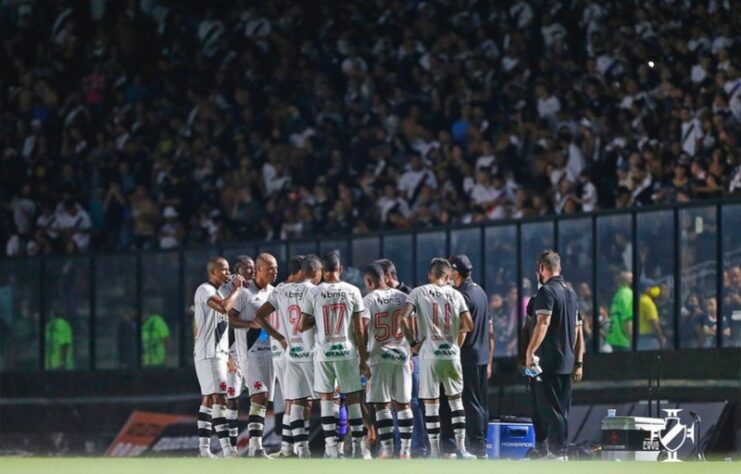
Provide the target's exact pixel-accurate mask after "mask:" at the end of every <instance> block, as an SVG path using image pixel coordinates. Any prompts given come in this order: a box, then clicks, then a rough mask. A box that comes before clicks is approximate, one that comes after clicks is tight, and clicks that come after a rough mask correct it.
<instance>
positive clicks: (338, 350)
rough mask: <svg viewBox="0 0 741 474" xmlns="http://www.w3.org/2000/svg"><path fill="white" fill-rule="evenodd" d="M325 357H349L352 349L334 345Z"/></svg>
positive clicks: (325, 353) (326, 352) (325, 352)
mask: <svg viewBox="0 0 741 474" xmlns="http://www.w3.org/2000/svg"><path fill="white" fill-rule="evenodd" d="M324 355H325V357H347V356H349V355H350V349H346V348H345V346H343V345H342V344H332V345H331V346H330V347H329V350H326V351H324Z"/></svg>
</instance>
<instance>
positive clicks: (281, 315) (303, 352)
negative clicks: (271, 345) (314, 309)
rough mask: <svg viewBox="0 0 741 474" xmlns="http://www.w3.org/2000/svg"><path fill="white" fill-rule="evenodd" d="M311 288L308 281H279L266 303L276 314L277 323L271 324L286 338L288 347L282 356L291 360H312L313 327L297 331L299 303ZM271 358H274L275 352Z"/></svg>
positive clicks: (299, 312) (312, 286) (299, 315)
mask: <svg viewBox="0 0 741 474" xmlns="http://www.w3.org/2000/svg"><path fill="white" fill-rule="evenodd" d="M311 288H314V285H312V284H311V283H310V282H308V281H303V282H301V283H281V284H280V285H278V286H277V287H275V290H273V292H272V293H270V296H269V297H268V303H270V306H272V307H273V308H275V312H276V313H277V316H278V321H277V324H273V326H274V327H275V328H276V329H277V330H278V332H280V333H281V334H282V335H283V337H285V338H286V341H287V342H288V347H287V348H286V351H285V354H284V357H285V358H286V360H290V361H291V362H299V363H300V362H312V360H313V358H314V329H313V328H312V329H311V330H308V331H305V332H299V331H298V323H299V321H300V320H301V305H302V304H303V301H304V300H305V299H306V297H307V295H308V291H309V290H310V289H311ZM276 344H277V342H276ZM273 358H274V359H275V353H274V354H273Z"/></svg>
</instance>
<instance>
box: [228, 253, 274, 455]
mask: <svg viewBox="0 0 741 474" xmlns="http://www.w3.org/2000/svg"><path fill="white" fill-rule="evenodd" d="M277 275H278V262H277V261H276V260H275V257H273V256H272V255H270V254H267V253H262V254H260V255H259V256H258V257H257V259H256V260H255V279H254V280H252V281H249V282H247V284H246V285H244V287H243V288H242V290H241V291H240V292H239V296H238V297H237V300H236V301H235V303H234V308H233V309H232V310H231V311H229V321H230V322H231V323H232V324H233V325H234V328H235V329H234V337H235V339H236V341H237V354H238V356H239V367H240V369H241V370H242V376H243V378H244V385H245V387H246V388H247V390H248V392H249V394H250V415H249V418H248V425H247V429H248V430H249V435H250V441H249V447H248V451H247V455H248V456H250V457H268V455H267V453H266V452H265V450H264V449H263V447H262V433H263V429H264V427H265V412H266V405H267V402H268V401H269V400H270V393H271V392H272V390H273V387H272V385H273V360H272V354H271V350H270V337H275V338H276V340H278V341H283V342H282V343H283V344H285V339H284V338H283V336H281V335H280V334H279V333H278V332H277V331H276V330H275V328H273V327H272V325H271V324H270V323H269V322H268V321H257V320H256V319H255V313H257V310H258V309H259V308H260V306H262V305H263V304H264V303H265V301H267V299H268V297H269V296H270V293H271V292H272V291H273V285H272V283H273V282H275V278H276V276H277ZM257 324H259V325H260V326H261V327H262V328H263V329H264V331H263V330H261V329H260V328H259V327H255V326H256V325H257Z"/></svg>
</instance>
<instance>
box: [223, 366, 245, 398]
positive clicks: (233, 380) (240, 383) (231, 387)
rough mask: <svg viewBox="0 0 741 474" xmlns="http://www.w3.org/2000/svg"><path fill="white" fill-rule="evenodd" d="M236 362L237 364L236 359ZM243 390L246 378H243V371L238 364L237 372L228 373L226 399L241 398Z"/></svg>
mask: <svg viewBox="0 0 741 474" xmlns="http://www.w3.org/2000/svg"><path fill="white" fill-rule="evenodd" d="M234 362H235V363H237V362H236V359H235V361H234ZM242 389H244V377H243V376H242V369H241V368H240V367H239V364H237V371H236V372H234V373H231V372H227V374H226V398H239V396H240V395H241V394H242Z"/></svg>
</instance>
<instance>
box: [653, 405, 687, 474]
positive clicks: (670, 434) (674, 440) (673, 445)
mask: <svg viewBox="0 0 741 474" xmlns="http://www.w3.org/2000/svg"><path fill="white" fill-rule="evenodd" d="M663 411H665V412H666V418H664V430H663V431H662V432H661V437H660V438H659V441H660V442H661V445H662V446H663V447H664V449H666V451H667V453H668V457H667V458H666V461H667V462H679V459H678V458H677V451H679V448H681V447H682V446H683V445H684V442H685V441H687V439H689V440H690V441H692V442H693V443H694V442H695V427H694V426H687V425H685V424H683V423H682V421H681V420H680V419H679V412H680V411H682V410H680V409H670V410H667V409H665V410H663Z"/></svg>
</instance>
